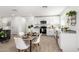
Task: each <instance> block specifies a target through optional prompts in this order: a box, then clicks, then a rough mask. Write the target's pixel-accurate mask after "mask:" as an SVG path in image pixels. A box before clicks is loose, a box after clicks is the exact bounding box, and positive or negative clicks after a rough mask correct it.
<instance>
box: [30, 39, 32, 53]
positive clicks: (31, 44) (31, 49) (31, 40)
mask: <svg viewBox="0 0 79 59" xmlns="http://www.w3.org/2000/svg"><path fill="white" fill-rule="evenodd" d="M30 52H32V40H30Z"/></svg>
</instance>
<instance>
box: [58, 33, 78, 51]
mask: <svg viewBox="0 0 79 59" xmlns="http://www.w3.org/2000/svg"><path fill="white" fill-rule="evenodd" d="M58 43H59V46H60V48H61V49H62V50H63V51H64V52H66V51H67V52H75V51H77V37H76V33H61V34H60V38H59V39H58Z"/></svg>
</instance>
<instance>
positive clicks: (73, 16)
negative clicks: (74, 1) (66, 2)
mask: <svg viewBox="0 0 79 59" xmlns="http://www.w3.org/2000/svg"><path fill="white" fill-rule="evenodd" d="M76 14H77V13H76V11H74V10H73V11H72V10H71V11H69V12H68V13H66V15H67V16H68V21H67V22H71V25H72V24H76ZM73 21H74V23H73Z"/></svg>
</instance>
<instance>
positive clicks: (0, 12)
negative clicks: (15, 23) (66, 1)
mask: <svg viewBox="0 0 79 59" xmlns="http://www.w3.org/2000/svg"><path fill="white" fill-rule="evenodd" d="M65 8H66V7H64V6H48V7H47V8H42V7H41V6H0V16H10V15H12V14H16V15H18V16H49V15H60V14H61V12H62V11H63V10H64V9H65ZM13 9H16V10H17V12H16V11H12V10H13Z"/></svg>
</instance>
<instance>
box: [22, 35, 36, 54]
mask: <svg viewBox="0 0 79 59" xmlns="http://www.w3.org/2000/svg"><path fill="white" fill-rule="evenodd" d="M35 37H36V36H29V37H27V38H23V39H24V41H30V52H32V40H33V39H34V38H35Z"/></svg>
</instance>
